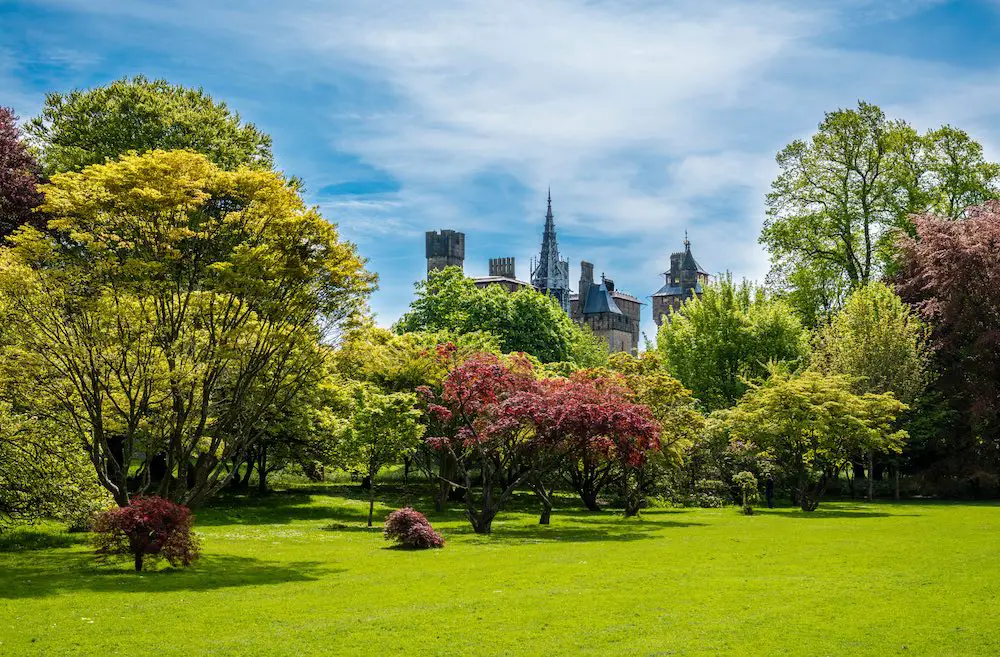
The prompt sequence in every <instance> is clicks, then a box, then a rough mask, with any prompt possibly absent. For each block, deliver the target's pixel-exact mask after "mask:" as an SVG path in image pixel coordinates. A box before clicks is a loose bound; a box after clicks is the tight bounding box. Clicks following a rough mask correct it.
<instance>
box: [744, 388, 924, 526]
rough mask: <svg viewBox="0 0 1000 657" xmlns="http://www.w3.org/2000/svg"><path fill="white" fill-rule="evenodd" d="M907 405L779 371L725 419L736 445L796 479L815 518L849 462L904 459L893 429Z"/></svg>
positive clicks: (902, 434)
mask: <svg viewBox="0 0 1000 657" xmlns="http://www.w3.org/2000/svg"><path fill="white" fill-rule="evenodd" d="M904 410H906V405H905V404H903V403H902V402H900V401H899V400H897V399H896V398H895V397H894V396H893V395H892V393H885V394H879V395H875V394H870V393H868V394H863V395H857V394H855V393H854V392H852V391H851V380H850V379H849V378H847V377H845V376H842V375H823V374H821V373H819V372H816V371H813V370H807V371H805V372H802V373H800V374H797V375H789V374H787V373H782V372H777V371H776V372H774V373H773V374H772V376H771V377H770V378H769V379H768V380H767V381H766V382H765V383H763V384H762V385H760V386H757V387H754V388H752V389H751V390H749V391H748V392H747V393H746V394H745V395H744V396H743V398H742V399H740V401H739V403H738V404H737V405H736V407H735V408H733V409H731V410H730V411H728V412H727V413H726V414H725V422H726V424H727V427H728V429H729V431H730V436H731V437H732V441H733V443H734V446H736V447H738V448H739V449H746V450H750V451H757V452H760V453H761V454H762V455H764V456H766V457H768V458H770V459H773V460H774V461H775V462H776V463H778V464H779V465H781V466H782V467H784V468H786V469H787V471H788V472H789V473H791V474H792V475H793V476H794V478H795V482H796V483H795V485H796V499H797V501H798V503H799V506H800V507H801V508H802V510H803V511H815V510H816V507H817V506H819V502H820V499H821V498H822V497H823V494H824V492H825V491H826V487H827V485H828V484H829V483H830V482H831V481H834V480H835V479H836V478H837V476H838V475H839V474H840V472H841V471H842V470H843V468H844V467H846V466H847V465H848V464H849V463H850V459H851V455H852V454H855V453H857V452H858V451H860V450H869V449H875V450H879V451H883V452H898V451H899V450H900V449H901V448H902V445H903V441H904V440H905V439H906V432H905V431H897V430H894V428H893V422H894V421H895V419H896V417H897V416H898V415H899V414H900V413H901V412H903V411H904Z"/></svg>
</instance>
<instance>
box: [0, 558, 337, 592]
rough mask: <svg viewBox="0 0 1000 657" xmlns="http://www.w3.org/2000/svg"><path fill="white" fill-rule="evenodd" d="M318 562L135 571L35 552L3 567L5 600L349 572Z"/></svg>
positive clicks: (247, 561) (262, 582)
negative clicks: (71, 593)
mask: <svg viewBox="0 0 1000 657" xmlns="http://www.w3.org/2000/svg"><path fill="white" fill-rule="evenodd" d="M344 571H345V569H343V568H338V569H335V568H329V567H328V566H327V565H326V564H322V563H319V562H314V561H299V562H289V563H277V562H267V561H260V560H258V559H253V558H250V557H237V556H229V555H212V556H206V557H203V558H202V559H201V560H199V561H198V562H197V564H196V565H195V566H192V567H189V568H176V569H175V568H163V569H161V570H156V571H144V572H142V573H136V572H134V571H132V570H131V564H130V563H122V564H121V565H118V564H115V565H112V566H98V565H97V564H96V563H95V562H94V558H93V557H92V556H91V555H85V554H79V553H70V554H66V553H57V554H47V553H35V554H32V555H30V556H28V555H25V556H23V557H21V556H19V557H18V558H15V559H11V560H9V561H6V563H3V564H2V566H0V573H2V574H0V599H4V598H6V599H18V598H43V597H47V596H50V595H57V594H60V593H67V592H73V591H80V590H86V591H95V592H114V593H125V594H128V593H143V594H150V593H153V594H155V593H170V592H176V591H211V590H215V589H222V588H231V587H238V586H266V585H272V584H285V583H288V582H311V581H315V580H317V579H319V578H320V577H322V576H324V575H329V574H334V573H339V572H344Z"/></svg>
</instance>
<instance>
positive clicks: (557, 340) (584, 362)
mask: <svg viewBox="0 0 1000 657" xmlns="http://www.w3.org/2000/svg"><path fill="white" fill-rule="evenodd" d="M416 289H417V294H416V298H415V299H414V300H413V302H412V303H411V304H410V310H409V312H407V313H406V314H405V315H403V316H402V317H401V318H400V320H399V321H398V322H397V323H396V326H395V330H396V331H397V332H399V333H406V332H437V331H449V332H451V333H454V334H459V335H460V334H466V333H475V332H486V333H489V334H492V335H494V336H496V339H497V341H498V342H499V345H500V349H501V350H502V351H503V352H504V353H512V352H524V353H527V354H530V355H532V356H534V357H536V358H538V360H540V361H541V362H543V363H554V362H563V361H568V362H572V363H574V364H576V365H578V366H583V367H593V366H597V365H600V364H603V363H605V362H607V347H606V345H603V344H602V342H603V341H601V340H599V339H598V338H597V337H596V336H594V334H593V333H592V332H591V331H589V330H586V329H584V328H581V327H580V326H578V325H577V324H576V323H575V322H574V321H573V320H572V319H570V318H569V316H568V315H567V314H566V313H565V312H564V311H563V310H562V308H560V306H559V304H558V303H557V302H556V301H555V300H554V299H553V298H552V297H550V296H548V295H545V294H542V293H541V292H539V291H537V290H535V289H533V288H522V289H520V290H517V291H516V292H513V293H510V292H507V291H506V290H504V289H503V288H501V287H500V286H499V285H491V286H489V287H486V288H484V289H480V288H478V287H476V285H475V283H474V282H473V281H472V279H471V278H467V277H466V276H465V275H464V274H463V273H462V270H461V269H460V268H458V267H447V268H445V269H443V270H440V271H435V272H431V273H430V275H429V276H428V278H427V280H426V281H418V282H417V284H416Z"/></svg>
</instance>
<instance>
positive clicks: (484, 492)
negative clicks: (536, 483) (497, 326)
mask: <svg viewBox="0 0 1000 657" xmlns="http://www.w3.org/2000/svg"><path fill="white" fill-rule="evenodd" d="M536 386H537V382H536V380H535V377H534V371H533V368H532V366H531V364H530V362H529V361H528V360H527V359H525V358H523V357H521V356H518V355H515V356H512V357H510V358H508V360H507V362H506V363H505V362H503V361H502V360H501V359H500V358H498V357H497V356H495V355H493V354H479V355H476V356H473V357H471V358H469V359H468V360H466V361H465V362H464V363H461V364H460V365H457V366H456V367H455V368H454V369H452V370H451V372H450V373H449V374H448V378H447V379H446V380H445V384H444V389H443V391H442V393H441V394H440V396H437V395H435V394H434V392H433V391H432V390H431V389H430V388H428V387H424V388H422V390H421V392H422V393H423V394H424V395H425V397H426V399H427V402H428V404H427V411H428V414H429V415H430V416H431V417H432V418H433V419H434V422H433V424H432V427H431V431H435V432H437V433H432V435H431V437H429V438H427V442H428V444H429V445H431V446H432V447H433V448H434V449H437V450H441V451H442V452H444V453H446V454H448V455H449V456H450V458H451V459H452V461H453V463H454V464H455V468H456V479H457V481H453V482H449V483H450V484H452V485H454V486H457V487H460V488H461V489H462V490H463V491H464V498H465V499H464V502H465V512H466V515H467V517H468V518H469V522H470V523H471V524H472V529H473V531H475V532H476V533H477V534H489V533H490V532H491V531H492V528H493V520H494V518H496V516H497V514H498V513H499V512H500V511H502V510H503V508H504V506H506V504H507V502H508V501H509V500H510V498H511V496H512V495H513V494H514V491H515V490H516V489H517V488H518V486H520V485H521V484H522V483H523V482H524V481H525V480H527V479H528V478H529V477H530V476H531V475H532V472H533V470H534V467H535V464H534V462H533V460H532V459H533V456H534V452H535V451H536V449H537V447H538V443H537V442H536V441H535V440H534V438H535V436H536V434H535V430H534V427H533V426H531V424H530V423H528V422H526V421H525V420H523V419H522V417H523V414H521V415H519V414H516V413H514V412H512V405H513V404H512V400H514V399H519V400H524V399H532V396H531V395H532V393H533V391H534V390H535V388H536ZM476 478H478V485H476V484H474V480H475V479H476Z"/></svg>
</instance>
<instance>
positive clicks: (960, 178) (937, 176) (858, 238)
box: [760, 102, 1000, 315]
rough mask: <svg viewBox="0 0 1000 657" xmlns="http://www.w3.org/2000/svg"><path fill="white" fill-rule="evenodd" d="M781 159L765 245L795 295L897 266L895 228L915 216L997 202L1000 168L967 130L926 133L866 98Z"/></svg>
mask: <svg viewBox="0 0 1000 657" xmlns="http://www.w3.org/2000/svg"><path fill="white" fill-rule="evenodd" d="M777 162H778V166H779V168H780V169H781V172H780V174H779V175H778V177H777V178H776V179H775V180H774V182H773V183H772V184H771V192H770V193H769V194H768V196H767V219H766V221H765V223H764V229H763V231H762V233H761V237H760V241H761V243H762V244H764V246H765V247H766V248H767V249H768V251H769V252H770V255H771V262H772V265H773V267H774V270H773V273H775V274H776V275H777V277H778V278H781V279H783V280H784V281H785V282H786V284H787V285H789V286H790V287H791V288H792V289H793V290H800V291H801V290H803V287H802V284H803V283H807V284H808V285H809V286H812V287H811V288H809V287H807V288H805V289H812V290H813V291H812V293H810V294H807V295H806V296H813V297H815V300H817V301H818V300H821V299H823V298H830V297H833V298H835V297H836V296H837V290H838V289H843V288H845V287H846V288H853V287H857V286H859V285H864V284H866V283H868V282H870V281H873V280H877V279H878V277H879V276H880V275H881V273H882V272H883V271H885V270H886V268H888V267H891V266H892V263H893V262H894V260H895V248H894V246H893V239H894V234H895V231H896V230H899V229H903V230H911V229H912V224H911V223H910V221H909V219H908V217H909V215H910V214H912V213H914V212H928V211H934V212H944V213H946V214H947V215H948V216H950V217H958V216H961V214H962V212H963V211H964V209H965V207H966V206H968V205H969V204H972V203H977V202H981V201H982V200H984V199H988V198H995V197H996V196H997V193H998V180H1000V166H998V165H996V164H994V163H990V162H986V161H985V160H984V159H983V153H982V147H981V146H980V145H979V144H978V143H976V142H975V141H973V140H972V139H971V138H969V136H968V135H967V134H966V133H964V132H962V131H961V130H957V129H955V128H952V127H950V126H943V127H941V128H939V129H937V130H931V131H929V132H928V133H927V134H925V135H920V134H918V133H917V132H916V131H915V130H914V129H913V128H912V127H910V126H909V125H908V124H907V123H905V122H904V121H900V120H890V119H888V118H887V117H886V116H885V114H884V113H883V112H882V110H881V109H879V108H878V107H877V106H875V105H872V104H870V103H865V102H859V103H858V107H857V108H856V109H838V110H836V111H833V112H829V113H827V114H826V116H825V117H824V119H823V121H822V122H821V123H820V125H819V130H818V132H816V134H814V135H813V136H812V137H811V138H810V139H809V140H807V141H803V140H795V141H793V142H792V143H790V144H789V145H788V146H786V147H785V148H784V149H782V150H781V152H779V153H778V155H777ZM831 274H833V275H832V276H831ZM820 285H822V286H824V287H826V288H827V289H826V290H825V291H820V290H819V289H818V288H817V287H816V286H820ZM800 296H801V295H800ZM803 310H804V311H805V312H806V313H807V315H811V314H813V313H815V312H817V310H818V309H816V308H813V309H809V308H805V307H804V308H803Z"/></svg>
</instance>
